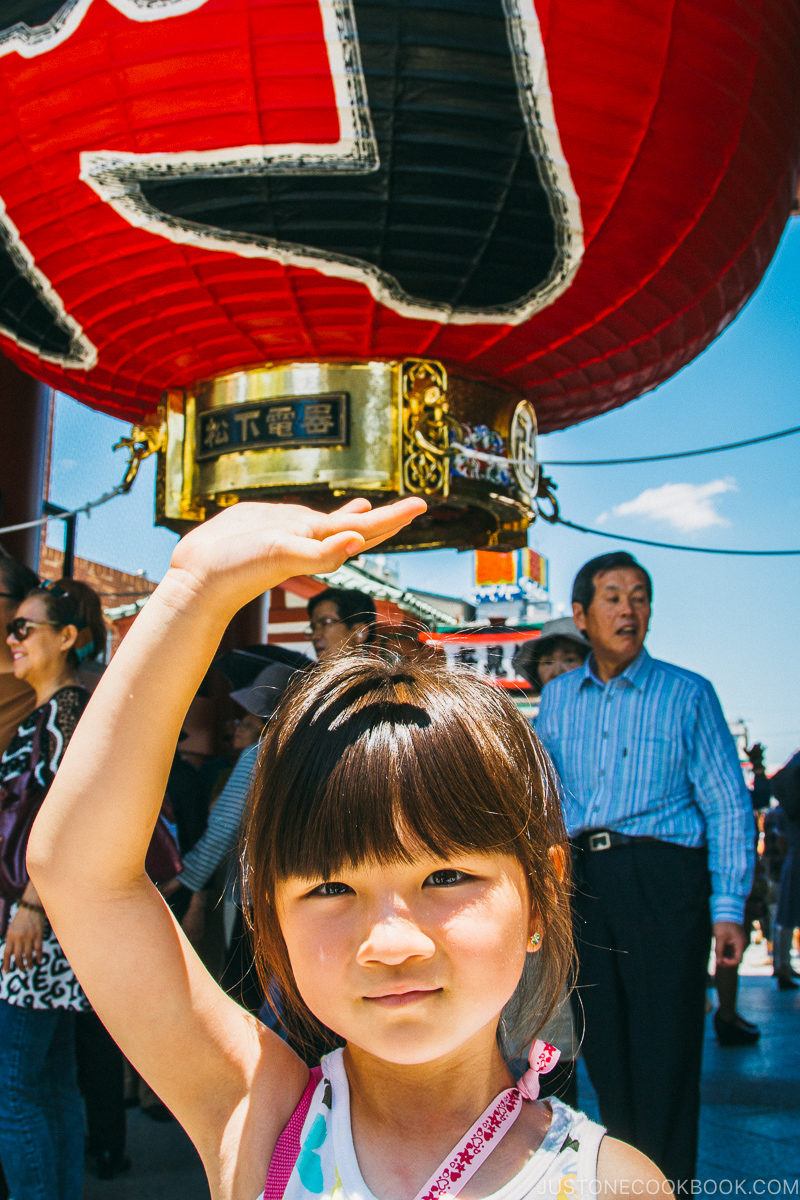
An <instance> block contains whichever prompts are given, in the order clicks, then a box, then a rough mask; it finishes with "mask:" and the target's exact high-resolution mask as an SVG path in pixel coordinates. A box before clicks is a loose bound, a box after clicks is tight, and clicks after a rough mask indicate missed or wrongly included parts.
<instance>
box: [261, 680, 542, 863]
mask: <svg viewBox="0 0 800 1200" xmlns="http://www.w3.org/2000/svg"><path fill="white" fill-rule="evenodd" d="M441 707H442V706H441V705H440V704H438V703H437V702H436V699H434V701H433V703H431V700H430V699H429V700H428V702H427V704H426V706H425V708H423V707H421V706H418V705H415V704H413V703H398V702H394V703H392V702H389V701H386V700H382V701H381V702H380V703H377V704H367V705H366V706H363V707H360V708H359V709H357V710H356V711H352V710H350V712H346V713H345V714H342V715H340V716H339V717H337V719H336V720H335V721H334V722H332V723H331V724H330V725H329V726H328V727H327V728H324V729H319V730H318V732H317V735H316V736H315V738H314V739H313V741H310V740H309V739H307V738H305V737H303V738H301V739H299V743H302V744H298V745H297V746H296V747H293V746H292V745H291V742H292V741H294V740H295V739H290V744H289V745H286V746H285V747H284V754H285V759H284V762H283V763H282V764H281V767H282V771H281V774H283V770H284V769H285V767H287V766H289V765H290V764H289V763H288V762H287V761H286V759H291V758H296V759H297V761H296V762H294V763H292V764H291V766H292V767H293V768H294V769H293V770H290V772H289V774H290V776H291V777H292V782H291V785H290V786H289V787H288V788H287V789H286V791H285V793H284V794H283V795H281V796H274V797H272V798H270V796H269V792H270V788H269V783H267V786H266V789H265V792H266V794H265V801H266V803H267V804H270V803H271V801H272V800H274V801H276V802H277V803H276V804H275V809H274V812H275V824H274V826H273V830H272V834H273V837H272V843H271V844H272V847H273V853H272V868H273V870H272V874H273V879H276V878H286V877H287V876H289V875H298V876H301V877H303V878H310V879H329V878H332V877H333V876H335V875H336V873H337V872H338V871H341V870H342V869H343V868H346V867H351V868H352V867H354V866H356V865H358V864H360V863H363V862H365V861H377V862H392V861H394V862H410V861H412V860H413V859H414V858H415V857H417V856H418V855H419V854H420V852H422V853H424V852H426V851H427V852H429V853H430V854H431V855H432V856H433V857H435V858H438V859H448V858H451V857H452V856H453V855H454V854H456V855H457V854H458V853H462V854H463V853H468V852H473V853H474V852H476V851H477V852H497V851H501V852H509V853H515V852H516V853H517V856H518V857H521V856H520V855H519V853H518V850H517V849H516V847H515V841H516V839H518V838H519V837H520V836H524V834H525V827H524V826H523V828H519V817H518V816H517V818H516V820H515V819H514V818H513V817H512V815H511V814H512V812H516V813H517V814H518V813H519V810H520V806H519V788H520V787H521V786H522V787H525V776H526V775H527V772H526V771H524V769H523V770H522V771H520V769H519V758H518V757H517V773H516V777H515V774H514V769H513V764H514V756H512V754H511V753H510V751H511V749H512V748H511V747H510V746H506V745H504V744H503V739H502V735H501V731H499V730H497V729H494V730H489V729H487V728H486V727H485V726H484V728H483V729H480V728H478V727H477V724H476V723H474V722H472V721H470V720H469V717H468V716H467V714H466V713H465V711H464V708H463V707H462V706H460V705H458V706H456V705H453V704H447V705H446V706H445V707H446V709H447V711H446V712H442V711H438V710H440V709H441ZM483 715H484V716H485V713H484V714H483ZM443 725H446V733H445V729H444V728H443ZM443 745H447V748H448V753H447V756H446V757H443V754H442V748H443ZM301 751H302V757H301V755H300V752H301ZM512 788H513V789H514V790H515V791H516V792H517V796H516V798H515V802H513V803H509V801H510V799H511V798H510V797H509V795H508V791H509V790H510V789H512ZM281 792H284V788H281ZM528 807H529V805H528V804H525V810H526V812H527V811H528Z"/></svg>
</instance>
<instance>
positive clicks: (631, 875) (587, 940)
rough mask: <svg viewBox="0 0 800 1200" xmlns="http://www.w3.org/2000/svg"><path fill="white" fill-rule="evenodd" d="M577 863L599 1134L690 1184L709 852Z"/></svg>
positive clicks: (582, 1019)
mask: <svg viewBox="0 0 800 1200" xmlns="http://www.w3.org/2000/svg"><path fill="white" fill-rule="evenodd" d="M573 860H574V867H575V899H574V920H575V936H576V943H577V950H578V961H579V970H578V990H577V992H576V993H575V995H574V996H573V1003H574V1007H575V1016H576V1021H577V1025H578V1034H579V1036H580V1035H581V1034H582V1035H583V1054H584V1056H585V1059H586V1066H587V1068H588V1070H589V1076H590V1078H591V1080H592V1083H593V1085H594V1087H595V1090H596V1091H597V1094H598V1098H599V1101H600V1113H601V1117H602V1120H603V1124H604V1125H606V1127H607V1128H608V1131H609V1133H610V1134H612V1136H614V1137H618V1138H621V1139H622V1140H623V1141H626V1142H630V1143H631V1144H632V1145H634V1146H636V1147H637V1149H639V1150H641V1151H642V1152H643V1153H644V1154H647V1155H648V1156H649V1157H650V1158H652V1159H653V1161H654V1162H655V1163H656V1164H657V1165H658V1166H659V1167H660V1168H661V1170H662V1171H663V1172H664V1174H665V1175H666V1176H667V1178H668V1179H671V1180H673V1181H677V1180H688V1179H691V1178H692V1177H693V1176H694V1170H695V1161H696V1157H697V1132H698V1120H699V1115H700V1066H701V1056H702V1046H703V1024H704V1014H705V986H706V971H707V963H708V953H709V940H710V936H711V927H710V918H709V907H708V897H709V876H708V866H707V856H706V852H705V850H692V849H687V848H685V847H682V846H674V845H671V844H669V843H667V842H660V841H648V840H637V841H636V842H635V843H632V844H628V845H622V846H617V847H614V848H613V849H610V850H604V851H599V852H595V853H590V852H589V851H587V850H583V849H580V848H577V847H576V849H575V852H574V854H573Z"/></svg>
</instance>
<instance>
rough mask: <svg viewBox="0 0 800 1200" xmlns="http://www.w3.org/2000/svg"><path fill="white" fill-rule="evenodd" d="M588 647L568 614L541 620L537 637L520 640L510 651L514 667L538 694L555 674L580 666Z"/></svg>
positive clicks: (588, 649)
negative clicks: (540, 630) (512, 653)
mask: <svg viewBox="0 0 800 1200" xmlns="http://www.w3.org/2000/svg"><path fill="white" fill-rule="evenodd" d="M590 650H591V646H590V645H589V643H588V641H587V640H586V638H585V637H584V636H583V634H582V633H581V632H580V630H579V629H578V627H577V625H576V624H575V622H574V621H573V619H572V617H556V618H555V620H552V621H545V623H544V625H543V626H542V632H541V633H540V635H539V637H538V638H532V639H531V640H530V641H528V642H523V644H522V645H521V646H520V648H519V649H518V650H517V652H516V654H515V655H514V669H515V670H516V671H517V672H518V673H519V674H520V675H522V676H523V677H524V678H525V679H527V680H528V683H529V684H530V685H531V687H532V688H533V689H534V691H535V692H536V694H537V695H538V694H539V693H540V692H541V690H542V688H543V687H544V685H545V684H546V683H549V682H550V680H551V679H555V677H556V676H557V675H562V674H563V673H564V672H565V671H574V670H575V668H576V667H580V666H582V665H583V663H584V662H585V661H586V658H587V656H588V654H589V651H590Z"/></svg>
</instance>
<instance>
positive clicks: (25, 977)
mask: <svg viewBox="0 0 800 1200" xmlns="http://www.w3.org/2000/svg"><path fill="white" fill-rule="evenodd" d="M88 699H89V693H88V692H87V691H86V689H85V688H82V687H73V686H69V687H63V688H60V689H59V691H57V692H56V693H55V694H54V695H53V696H51V697H50V699H49V700H48V701H47V702H46V703H45V704H42V705H40V706H39V708H36V709H34V711H33V712H32V713H31V714H30V716H28V717H26V718H25V720H24V721H23V722H22V724H21V725H20V726H19V728H18V729H17V732H16V734H15V735H14V737H13V738H12V739H11V742H10V743H9V745H8V748H7V749H6V752H5V754H4V755H3V757H2V758H0V783H4V784H7V783H11V782H12V781H13V780H14V779H16V777H17V776H18V775H20V774H21V773H22V772H23V771H24V770H25V769H26V767H27V765H28V763H29V762H30V759H31V755H32V752H33V741H34V737H35V735H36V730H37V728H38V727H39V725H40V722H43V724H44V730H45V734H44V736H45V738H46V743H45V753H44V754H43V755H42V756H41V761H40V763H39V765H38V767H37V768H36V778H37V780H38V782H39V784H40V785H41V786H42V788H43V789H44V791H47V789H48V788H49V787H50V784H51V783H52V782H53V779H54V777H55V773H56V771H57V770H58V768H59V765H60V763H61V759H62V757H63V755H64V751H65V750H66V748H67V743H68V742H69V739H70V738H71V737H72V734H73V732H74V730H75V726H76V725H77V724H78V721H79V719H80V716H81V714H82V713H83V710H84V709H85V707H86V703H87V701H88ZM16 911H17V905H16V904H14V905H12V907H11V911H10V918H11V920H13V918H14V914H15V912H16ZM4 948H5V947H4V944H3V941H2V940H0V963H1V962H2V958H3V950H4ZM0 1000H5V1001H6V1002H7V1003H8V1004H15V1005H18V1006H20V1007H22V1008H39V1009H51V1008H63V1009H71V1010H72V1011H73V1012H87V1011H88V1010H89V1009H90V1007H91V1006H90V1004H89V1001H88V1000H87V999H86V996H85V995H84V993H83V990H82V988H81V986H80V984H79V983H78V980H77V979H76V978H75V973H74V972H73V970H72V967H71V966H70V965H69V963H68V962H67V960H66V958H65V956H64V952H63V950H62V949H61V946H60V945H59V943H58V941H57V939H56V936H55V934H54V933H53V931H52V930H51V929H50V927H49V926H48V927H47V933H46V935H45V937H44V941H43V943H42V961H41V962H40V963H37V964H35V965H34V966H33V967H31V968H30V969H28V970H24V971H23V970H19V969H18V968H17V967H16V964H14V965H12V967H11V969H10V970H9V971H2V970H0Z"/></svg>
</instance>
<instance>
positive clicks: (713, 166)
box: [0, 0, 800, 430]
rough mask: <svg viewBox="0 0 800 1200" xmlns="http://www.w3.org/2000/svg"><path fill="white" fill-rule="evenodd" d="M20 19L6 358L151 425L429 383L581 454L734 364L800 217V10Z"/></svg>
mask: <svg viewBox="0 0 800 1200" xmlns="http://www.w3.org/2000/svg"><path fill="white" fill-rule="evenodd" d="M0 13H2V15H0V86H2V97H3V99H2V105H3V114H4V119H3V121H2V124H1V125H0V199H1V201H2V204H1V205H0V233H2V239H0V349H2V351H3V352H4V353H6V354H8V355H9V356H10V357H12V358H13V359H15V360H16V361H17V362H18V363H19V364H20V365H21V366H23V367H24V368H25V369H26V370H28V371H30V372H31V373H32V374H34V375H37V376H38V377H40V378H42V379H44V380H46V381H47V382H49V383H52V384H53V385H54V386H56V387H59V388H61V389H63V390H64V391H66V392H68V393H70V394H72V395H74V396H77V397H79V398H81V399H83V400H85V401H86V402H87V403H89V404H92V405H94V406H96V407H98V408H102V409H104V410H106V411H108V412H113V413H115V414H117V415H120V416H126V417H129V418H137V417H140V416H141V415H143V414H145V413H148V412H151V411H152V410H153V409H154V408H155V405H156V403H157V401H158V399H159V396H160V394H161V393H162V391H163V390H164V389H165V388H176V387H182V386H188V385H190V384H192V383H193V382H195V381H197V380H201V379H206V378H209V377H213V376H217V375H219V374H220V373H223V372H229V371H235V370H239V369H241V368H246V367H248V366H250V365H253V364H258V363H264V362H282V361H298V360H315V361H331V360H348V361H357V360H361V361H363V360H368V359H392V358H397V357H398V356H429V357H434V358H437V359H439V360H441V361H443V362H444V363H445V364H447V365H448V366H449V367H450V368H453V369H456V368H457V369H458V370H459V371H461V372H462V373H464V372H466V373H467V374H469V375H471V376H473V377H475V378H478V379H480V378H488V379H489V380H493V381H496V382H499V383H501V384H503V383H504V384H508V385H509V386H511V387H513V388H514V389H516V390H517V392H522V393H524V394H525V395H526V396H527V397H528V398H530V399H531V400H532V401H533V402H534V404H535V406H536V409H537V412H538V414H539V421H540V428H541V429H543V430H548V429H555V428H559V427H561V426H564V425H568V424H570V423H572V422H575V421H579V420H582V419H585V418H587V417H590V416H592V415H594V414H596V413H599V412H602V411H604V410H607V409H610V408H613V407H614V406H616V405H619V404H622V403H624V402H625V401H627V400H629V399H631V398H632V397H634V396H636V395H638V394H639V393H641V392H642V391H643V390H645V389H647V388H651V387H653V386H654V385H656V384H657V383H659V382H660V381H662V380H663V379H665V378H667V377H668V376H669V375H671V374H672V373H673V372H674V371H676V370H677V369H678V368H679V367H680V366H682V365H683V364H684V363H686V362H687V361H689V360H690V359H691V358H692V357H693V356H694V355H696V354H697V353H698V352H699V351H700V350H701V349H702V348H703V347H704V346H705V345H707V344H708V342H709V341H710V340H711V339H712V338H713V337H715V336H716V334H718V333H719V332H720V330H721V329H722V328H723V327H724V326H725V325H726V323H727V322H728V321H730V320H731V319H732V317H733V316H734V315H735V314H736V313H737V312H738V310H739V309H740V308H741V306H742V304H743V303H744V302H745V300H746V299H747V298H748V296H749V295H750V293H751V292H752V290H753V288H754V287H755V285H756V284H757V282H758V280H759V279H760V277H761V275H762V273H763V271H764V269H765V267H766V265H767V263H768V261H769V259H770V256H771V255H772V253H773V250H774V248H775V245H776V242H777V240H778V237H779V235H780V232H781V230H782V228H783V226H784V224H785V221H786V219H787V216H788V214H789V212H790V209H791V204H792V199H793V195H794V190H795V182H796V167H797V161H798V128H799V125H798V121H797V109H796V99H795V98H796V95H797V86H796V64H797V61H798V55H799V53H800V38H799V36H798V20H799V17H798V5H797V4H796V3H794V2H793V0H648V2H647V3H644V4H636V5H633V4H631V3H630V2H629V0H602V2H598V0H505V2H504V0H391V2H390V0H8V2H6V3H4V4H3V5H2V6H1V7H0Z"/></svg>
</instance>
